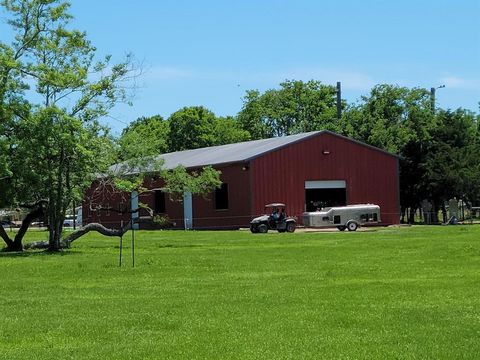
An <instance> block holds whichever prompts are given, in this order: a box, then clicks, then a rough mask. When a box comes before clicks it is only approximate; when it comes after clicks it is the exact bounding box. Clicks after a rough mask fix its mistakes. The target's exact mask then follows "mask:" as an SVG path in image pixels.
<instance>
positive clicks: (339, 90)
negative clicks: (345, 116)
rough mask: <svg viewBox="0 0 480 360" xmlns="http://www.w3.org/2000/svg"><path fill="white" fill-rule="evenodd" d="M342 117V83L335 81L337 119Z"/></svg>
mask: <svg viewBox="0 0 480 360" xmlns="http://www.w3.org/2000/svg"><path fill="white" fill-rule="evenodd" d="M341 117H342V83H341V82H340V81H337V119H340V118H341Z"/></svg>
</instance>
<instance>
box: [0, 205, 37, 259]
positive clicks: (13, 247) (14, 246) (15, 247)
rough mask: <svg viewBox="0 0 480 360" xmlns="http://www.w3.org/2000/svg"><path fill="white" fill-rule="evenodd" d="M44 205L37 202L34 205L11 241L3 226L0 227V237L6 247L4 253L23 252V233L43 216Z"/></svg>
mask: <svg viewBox="0 0 480 360" xmlns="http://www.w3.org/2000/svg"><path fill="white" fill-rule="evenodd" d="M44 205H45V201H39V202H38V203H36V204H35V205H34V206H35V208H34V209H33V210H32V211H30V212H29V213H28V214H27V216H25V219H23V221H22V225H21V226H20V229H18V231H17V234H16V235H15V237H14V238H13V240H12V239H11V238H10V237H9V236H8V234H7V232H6V231H5V229H4V228H3V226H2V225H0V237H1V238H2V239H3V241H5V244H6V245H7V247H6V248H5V251H12V252H13V251H23V238H24V237H25V233H26V232H27V230H28V228H29V227H30V225H31V224H32V222H33V220H35V219H38V218H40V217H42V216H43V215H44Z"/></svg>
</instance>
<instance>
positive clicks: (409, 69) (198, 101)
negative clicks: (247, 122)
mask: <svg viewBox="0 0 480 360" xmlns="http://www.w3.org/2000/svg"><path fill="white" fill-rule="evenodd" d="M71 12H72V13H73V15H74V16H75V20H74V25H75V27H77V28H79V29H81V30H85V31H87V34H88V36H89V38H90V39H91V40H92V42H93V43H94V44H95V45H96V46H97V48H98V52H99V54H102V55H103V54H112V55H113V57H114V59H116V60H117V61H120V60H121V59H122V57H123V56H124V55H125V54H126V53H127V52H132V53H133V54H134V55H135V57H136V58H137V60H139V61H140V62H141V63H142V64H143V65H142V67H143V75H142V76H141V77H140V78H139V79H138V80H137V85H138V90H137V92H136V96H135V98H134V106H133V107H127V106H118V107H117V108H115V109H114V110H113V112H112V118H110V119H108V120H106V121H108V122H109V124H110V125H111V126H112V128H113V130H114V131H115V132H117V133H118V132H119V131H121V129H122V128H123V127H125V124H127V123H128V122H130V121H132V120H134V119H135V118H137V117H139V116H149V115H154V114H161V115H162V116H164V117H168V116H169V115H170V114H171V113H172V112H174V111H176V110H178V109H179V108H181V107H183V106H190V105H204V106H206V107H207V108H209V109H210V110H212V111H213V112H215V113H216V114H217V115H235V114H236V113H237V112H238V111H239V110H240V109H241V106H242V96H244V94H245V91H246V90H248V89H259V90H261V91H263V90H266V89H270V88H275V87H277V86H278V84H279V83H280V82H282V81H283V80H285V79H301V80H309V79H316V80H320V81H322V82H323V83H326V84H332V85H334V84H335V82H336V81H341V82H342V88H343V97H344V98H345V99H347V100H348V101H350V102H352V101H355V100H356V99H358V98H359V97H360V96H361V95H362V94H367V93H368V91H369V89H370V88H371V87H372V86H373V85H375V84H378V83H391V84H398V85H402V86H408V87H425V88H430V87H432V86H439V85H443V84H445V85H446V87H445V88H443V89H439V90H438V91H437V104H438V106H441V107H444V108H457V107H464V108H467V109H470V110H474V111H478V102H479V101H480V20H479V18H480V1H479V0H471V1H469V0H458V1H454V0H450V1H445V0H424V1H422V0H417V1H411V0H402V1H378V0H377V1H373V0H364V1H360V0H359V1H353V0H351V1H349V0H343V1H313V0H312V1H308V0H296V1H294V0H288V1H287V0H277V1H273V0H257V1H254V0H237V1H233V0H232V1H227V0H223V1H221V0H203V1H193V0H136V1H131V0H115V1H114V0H96V1H93V0H73V1H72V8H71Z"/></svg>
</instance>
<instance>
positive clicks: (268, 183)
mask: <svg viewBox="0 0 480 360" xmlns="http://www.w3.org/2000/svg"><path fill="white" fill-rule="evenodd" d="M324 150H328V151H329V152H330V153H329V154H328V155H324V154H323V153H322V152H323V151H324ZM250 171H251V173H252V199H253V201H252V207H253V208H252V212H254V213H261V212H262V211H263V207H264V205H265V204H268V203H271V202H284V203H286V204H287V211H288V213H289V215H293V216H298V217H299V218H300V216H301V214H302V213H303V212H304V211H305V181H308V180H345V181H346V187H347V189H346V190H347V204H360V203H371V204H377V205H380V209H381V218H382V222H383V223H387V224H398V223H399V216H400V214H399V206H400V205H399V204H400V203H399V188H398V180H399V179H398V160H397V158H395V157H393V156H391V155H388V154H386V153H383V152H381V151H378V150H375V149H372V148H370V147H368V146H365V145H361V144H358V143H355V142H353V141H350V140H348V139H345V138H342V137H340V136H335V135H332V134H328V133H323V134H320V135H317V136H314V137H312V138H310V139H307V140H304V141H301V142H298V143H295V144H292V145H290V146H288V147H285V148H283V149H279V150H276V151H274V152H271V153H268V154H266V155H264V156H260V157H258V158H256V159H254V160H252V161H251V166H250Z"/></svg>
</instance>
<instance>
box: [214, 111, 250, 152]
mask: <svg viewBox="0 0 480 360" xmlns="http://www.w3.org/2000/svg"><path fill="white" fill-rule="evenodd" d="M214 135H215V145H226V144H233V143H237V142H242V141H248V140H250V133H249V132H248V131H246V130H244V129H242V127H241V125H240V123H239V122H238V121H237V120H236V119H235V118H234V117H232V116H227V117H219V118H216V120H215V127H214Z"/></svg>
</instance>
